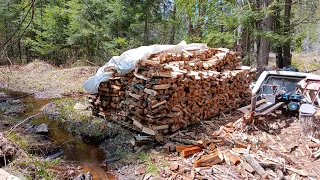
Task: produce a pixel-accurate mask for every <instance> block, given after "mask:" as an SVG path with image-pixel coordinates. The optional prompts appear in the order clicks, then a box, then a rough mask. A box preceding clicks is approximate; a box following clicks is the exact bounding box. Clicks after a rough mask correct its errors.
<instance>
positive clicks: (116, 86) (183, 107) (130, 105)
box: [93, 48, 255, 135]
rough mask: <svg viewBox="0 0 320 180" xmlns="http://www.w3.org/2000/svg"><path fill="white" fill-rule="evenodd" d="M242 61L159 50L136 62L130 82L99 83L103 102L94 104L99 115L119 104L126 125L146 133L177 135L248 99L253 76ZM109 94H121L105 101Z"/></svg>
mask: <svg viewBox="0 0 320 180" xmlns="http://www.w3.org/2000/svg"><path fill="white" fill-rule="evenodd" d="M240 61H241V59H240V58H239V57H238V56H237V54H236V53H234V52H231V51H229V50H228V49H223V48H221V49H214V48H207V49H200V50H188V51H183V52H182V53H171V52H170V53H168V52H162V53H159V54H156V55H152V56H151V57H150V58H148V59H147V60H140V61H139V63H138V64H137V66H136V68H135V70H134V72H131V73H129V74H133V78H132V81H129V82H128V81H127V82H126V83H122V84H121V83H118V79H116V78H118V77H117V76H115V77H114V79H110V80H109V81H108V82H106V83H101V85H100V87H99V94H98V96H99V97H100V98H99V97H98V98H96V99H97V100H98V99H100V101H101V100H102V101H101V102H100V103H99V102H98V103H97V100H96V101H93V102H96V104H99V105H100V107H99V108H100V112H101V110H103V112H111V113H112V111H108V108H111V109H112V110H115V109H116V110H117V111H120V109H117V108H118V107H120V106H121V108H122V110H123V111H125V114H126V116H127V117H128V118H129V119H130V121H132V123H133V124H134V125H135V126H136V127H138V128H139V129H141V131H142V132H145V133H147V134H151V135H155V134H156V133H157V132H164V133H166V132H169V131H171V132H175V131H177V130H179V129H180V128H184V127H186V126H188V125H190V124H194V123H198V122H199V121H201V120H204V119H208V118H210V117H212V116H213V115H216V114H217V113H218V112H221V111H224V110H226V109H232V108H237V107H239V106H240V105H241V102H242V101H243V100H246V99H248V97H250V96H251V91H250V90H249V85H250V83H251V82H252V79H253V77H254V75H255V72H254V71H252V70H250V68H248V67H239V63H240ZM237 66H238V68H237ZM231 70H232V71H231ZM127 76H129V75H127ZM125 89H127V91H126V93H125V96H124V94H123V91H124V90H125ZM110 92H112V93H119V92H122V93H119V94H118V96H112V97H111V98H109V96H108V95H109V94H110ZM112 93H111V94H112ZM101 97H103V98H101ZM106 97H108V98H106ZM106 101H107V102H106ZM109 104H111V105H109ZM124 104H125V106H124ZM119 105H120V106H119ZM93 106H97V105H95V104H94V105H93ZM113 112H114V111H113Z"/></svg>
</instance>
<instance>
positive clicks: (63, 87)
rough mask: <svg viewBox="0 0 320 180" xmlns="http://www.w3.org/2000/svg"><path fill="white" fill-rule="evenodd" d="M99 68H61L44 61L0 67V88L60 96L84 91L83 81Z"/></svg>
mask: <svg viewBox="0 0 320 180" xmlns="http://www.w3.org/2000/svg"><path fill="white" fill-rule="evenodd" d="M97 69H98V67H92V66H83V67H74V68H69V69H59V68H57V67H54V66H52V65H50V64H47V63H45V62H43V61H35V62H32V63H29V64H27V65H25V66H11V67H10V68H8V67H0V88H9V89H11V90H16V91H22V92H27V93H34V94H35V97H36V98H59V97H63V96H64V95H72V94H74V93H76V94H78V93H84V90H83V88H82V84H83V82H84V81H85V80H87V79H88V78H89V77H90V76H92V75H94V74H95V73H96V71H97Z"/></svg>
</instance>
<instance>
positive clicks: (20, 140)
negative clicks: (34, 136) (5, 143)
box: [8, 132, 28, 151]
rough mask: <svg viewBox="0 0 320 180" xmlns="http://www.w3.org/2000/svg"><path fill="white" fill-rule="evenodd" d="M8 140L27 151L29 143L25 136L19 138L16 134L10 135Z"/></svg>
mask: <svg viewBox="0 0 320 180" xmlns="http://www.w3.org/2000/svg"><path fill="white" fill-rule="evenodd" d="M8 139H9V140H10V141H12V142H15V143H17V144H18V145H19V146H20V147H21V148H22V149H23V150H25V151H26V150H27V147H28V142H27V140H26V139H25V138H24V136H19V135H18V134H17V133H16V132H11V133H10V134H8Z"/></svg>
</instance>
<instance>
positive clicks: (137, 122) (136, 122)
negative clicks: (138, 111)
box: [131, 118, 143, 129]
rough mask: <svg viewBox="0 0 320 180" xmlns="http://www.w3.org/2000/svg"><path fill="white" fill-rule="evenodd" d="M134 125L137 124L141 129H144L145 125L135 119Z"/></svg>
mask: <svg viewBox="0 0 320 180" xmlns="http://www.w3.org/2000/svg"><path fill="white" fill-rule="evenodd" d="M131 119H132V118H131ZM133 125H135V126H137V127H138V128H139V129H142V127H143V126H142V124H141V123H140V122H139V121H137V120H135V119H134V120H133Z"/></svg>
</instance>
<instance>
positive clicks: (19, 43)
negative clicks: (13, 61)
mask: <svg viewBox="0 0 320 180" xmlns="http://www.w3.org/2000/svg"><path fill="white" fill-rule="evenodd" d="M18 53H19V59H20V61H21V59H22V57H21V39H19V40H18Z"/></svg>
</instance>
